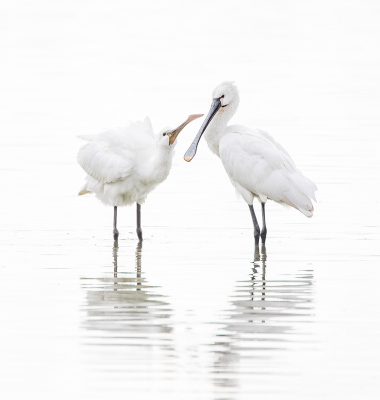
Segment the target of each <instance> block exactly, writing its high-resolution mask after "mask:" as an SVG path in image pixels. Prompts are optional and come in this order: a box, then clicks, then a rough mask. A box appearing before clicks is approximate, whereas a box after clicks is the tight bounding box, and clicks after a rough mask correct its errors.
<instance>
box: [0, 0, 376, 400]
mask: <svg viewBox="0 0 380 400" xmlns="http://www.w3.org/2000/svg"><path fill="white" fill-rule="evenodd" d="M379 18H380V4H379V3H378V2H376V1H369V0H368V1H338V0H335V1H308V2H305V1H300V0H298V1H296V0H295V1H273V0H268V1H258V0H255V1H234V2H230V1H229V2H226V1H192V2H176V1H165V0H164V1H138V2H137V1H136V2H134V1H98V0H95V1H70V0H68V1H58V2H51V1H43V0H40V1H12V2H10V1H9V2H7V1H4V2H3V3H2V5H1V9H0V50H1V59H2V62H1V64H0V109H1V113H0V143H1V149H0V176H1V182H2V191H1V196H0V210H1V211H0V212H1V224H0V240H1V241H0V245H1V249H0V251H1V258H0V273H1V280H0V297H1V302H0V307H1V311H0V312H1V330H0V337H1V340H0V351H1V359H0V374H1V377H2V381H3V383H2V384H1V386H0V393H1V395H2V398H6V399H13V398H14V399H21V398H25V399H30V398H40V399H42V398H49V399H51V398H78V399H79V398H80V399H83V398H104V397H107V398H122V397H123V396H124V397H125V398H127V397H130V396H132V395H133V396H134V398H144V399H145V398H161V397H162V398H165V399H169V398H170V399H171V398H173V399H178V398H181V399H182V398H189V399H195V398H196V399H198V398H199V399H214V398H215V399H243V398H249V399H251V398H253V395H257V397H259V398H275V399H285V398H289V399H295V398H299V399H305V398H321V399H326V398H331V399H339V398H346V399H351V398H352V399H364V398H365V399H372V398H373V399H375V398H378V396H379V390H380V388H379V367H380V365H379V355H380V354H379V353H380V350H379V345H378V337H379V333H380V332H379V331H380V324H379V317H378V304H379V300H380V298H379V297H380V295H379V289H378V287H379V278H380V276H379V268H378V267H379V255H380V251H379V236H380V235H379V222H380V221H379V211H378V206H379V196H378V195H379V190H378V185H379V167H380V165H379V164H380V163H379V159H378V146H379V128H380V116H379V109H380V108H379V106H380V90H379V89H380V79H379V70H380V68H379V67H380V53H379V48H380V46H379V45H380V43H379V42H380V40H379V39H380V27H379ZM223 80H235V82H236V84H237V85H238V87H239V90H240V95H241V105H240V107H239V110H238V112H237V114H236V116H235V117H234V119H233V122H237V123H241V124H246V125H248V126H251V127H254V126H257V127H260V128H264V129H267V130H268V131H269V132H270V133H271V134H272V135H273V136H275V138H276V139H277V140H278V141H279V142H280V143H281V144H282V145H283V146H284V147H285V148H286V149H287V150H288V151H289V152H290V154H291V155H292V157H293V159H294V160H295V162H296V164H297V165H298V167H299V168H300V169H301V170H302V171H303V172H304V173H305V174H306V175H307V176H308V177H309V178H311V179H312V180H313V181H315V182H316V184H317V185H318V187H319V191H318V192H317V199H318V203H317V204H316V205H315V216H314V218H313V219H311V220H310V219H307V218H305V217H304V216H303V215H302V214H301V213H297V212H296V211H294V210H286V209H283V208H282V207H280V206H279V205H277V204H268V207H267V223H268V239H267V249H266V253H267V260H266V262H265V271H264V265H263V264H264V262H263V261H258V262H257V263H256V264H257V268H256V269H255V271H253V276H254V277H256V278H257V279H259V281H260V280H261V283H260V282H259V288H260V296H261V293H262V291H263V287H262V282H263V281H265V282H264V283H265V285H266V288H267V290H268V292H267V293H266V296H267V297H266V300H265V301H280V302H284V305H283V304H282V303H281V304H279V303H265V304H264V305H265V307H261V306H262V305H263V303H260V305H261V306H260V307H259V309H256V310H255V309H254V307H251V306H252V303H249V301H251V300H250V299H251V292H252V285H251V281H252V267H253V264H252V261H253V259H254V246H253V237H252V223H251V220H250V216H249V211H248V208H247V207H246V205H245V203H244V202H242V201H241V200H239V199H236V198H235V195H234V193H233V188H232V187H231V185H230V183H229V180H228V178H227V177H226V176H225V174H224V171H223V168H222V166H221V164H220V161H219V160H218V159H217V158H216V157H215V156H213V155H212V154H211V153H210V151H209V150H208V149H207V146H206V143H205V142H204V141H202V142H201V145H200V146H199V150H198V154H197V157H196V158H195V159H194V160H193V161H192V162H191V163H185V162H184V161H183V159H182V156H183V153H184V152H185V151H186V149H187V147H188V145H189V144H190V142H191V141H192V139H193V137H194V135H195V133H196V132H197V129H198V128H199V126H200V124H201V120H199V121H198V120H197V121H196V122H193V123H192V124H191V125H189V127H188V128H186V129H185V130H184V132H183V133H181V135H180V136H179V144H178V146H177V153H176V156H175V159H174V166H173V169H172V171H171V174H170V176H169V178H168V180H167V181H166V182H165V183H164V184H162V185H161V186H160V187H158V188H157V190H156V191H155V192H154V193H152V194H151V195H150V196H149V197H148V201H147V202H146V204H145V205H144V206H143V209H142V218H143V231H144V237H145V241H144V244H143V249H142V254H141V277H140V276H137V277H136V270H135V268H136V260H135V250H136V245H137V241H136V237H135V233H134V229H135V225H134V224H135V215H134V212H135V210H134V208H126V209H122V210H120V211H119V221H120V225H119V231H120V240H119V249H118V277H117V278H115V276H114V261H115V258H114V250H113V241H112V209H111V208H107V207H104V206H103V205H101V204H100V203H99V202H98V201H97V200H96V199H95V198H93V197H91V196H85V197H80V198H79V197H78V196H77V195H76V194H77V192H78V190H79V187H80V186H81V184H82V181H83V179H84V176H85V174H84V172H83V171H82V170H81V168H80V167H79V166H78V165H77V164H76V153H77V150H78V148H79V146H80V145H82V143H83V142H81V141H80V140H78V139H76V135H78V134H88V133H98V132H101V131H102V130H104V129H106V128H108V127H116V126H123V125H125V124H126V123H127V121H128V120H129V119H130V120H139V119H142V118H144V117H145V116H146V115H148V116H149V117H150V118H151V120H152V122H153V127H154V129H155V130H156V131H159V130H160V129H161V128H163V127H164V126H172V127H175V126H177V125H178V124H179V123H181V122H182V121H183V120H184V119H185V118H186V117H187V116H188V115H189V114H194V113H207V112H208V110H209V107H210V104H211V92H212V89H213V88H214V87H215V86H216V85H217V84H219V83H220V82H221V81H223ZM256 209H257V211H259V209H258V207H257V206H256ZM137 264H138V265H137V267H138V268H137V272H138V271H139V268H140V267H139V263H137ZM264 272H265V274H266V275H265V277H264V276H263V274H264ZM120 277H122V278H123V279H124V277H125V280H120V279H121V278H120ZM141 279H142V280H143V284H144V285H146V286H147V287H146V289H144V290H143V293H141V290H139V289H141V286H139V285H140V284H141ZM299 281H301V282H304V283H305V285H306V289H305V290H304V289H303V287H302V284H301V287H300V286H299V284H298V283H297V282H299ZM115 285H116V286H115ZM118 285H119V286H118ZM242 287H243V289H242ZM289 287H290V288H289ZM115 289H117V290H115ZM237 296H243V300H244V301H248V303H244V304H243V305H242V304H241V303H236V301H239V298H238V297H237ZM268 296H269V297H271V296H272V298H270V299H269V300H268ZM289 296H290V297H289ZM260 298H261V297H260ZM157 301H158V303H157ZM288 302H290V303H291V304H290V305H289V303H288ZM285 303H286V304H285ZM247 304H248V305H247ZM257 304H258V303H257ZM247 307H248V308H247ZM287 307H290V309H291V310H292V312H289V313H286V310H287ZM303 308H305V310H306V311H305V310H304V309H303ZM242 309H243V312H241V310H242ZM260 309H262V310H264V311H263V316H262V318H263V319H262V320H261V316H260V318H258V320H257V321H256V320H255V318H257V315H258V313H260V312H261V311H260ZM118 310H121V311H120V312H121V314H118ZM257 310H259V311H257ZM284 310H285V311H284ZM271 311H273V312H275V313H276V312H278V313H285V315H283V316H282V317H281V315H280V316H277V317H273V316H271V314H270V312H271ZM115 313H116V314H115ZM252 321H253V322H252ZM264 325H265V329H264ZM284 326H285V328H284ZM252 327H254V329H253V328H252ZM256 329H258V330H256Z"/></svg>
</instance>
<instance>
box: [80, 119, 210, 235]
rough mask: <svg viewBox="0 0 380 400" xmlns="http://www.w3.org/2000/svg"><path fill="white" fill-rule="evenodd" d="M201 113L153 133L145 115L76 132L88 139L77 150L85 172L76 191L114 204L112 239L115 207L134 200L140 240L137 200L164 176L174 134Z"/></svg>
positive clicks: (114, 226)
mask: <svg viewBox="0 0 380 400" xmlns="http://www.w3.org/2000/svg"><path fill="white" fill-rule="evenodd" d="M202 115H203V114H197V115H190V116H189V117H188V118H187V120H186V121H185V122H184V123H183V124H181V125H180V126H179V127H178V128H176V129H170V128H166V129H163V130H162V131H161V132H160V133H158V134H157V135H155V134H154V133H153V128H152V124H151V122H150V120H149V118H145V120H144V121H143V122H134V123H131V124H130V125H129V126H128V127H126V128H119V129H115V130H110V131H107V132H104V133H100V134H97V135H84V136H79V138H81V139H84V140H87V141H88V143H86V144H85V145H84V146H82V147H81V148H80V149H79V152H78V163H79V165H80V166H81V167H82V168H83V169H84V170H85V172H86V173H87V177H86V182H85V184H84V185H83V187H82V188H81V190H80V192H79V193H78V194H79V196H82V195H84V194H87V193H95V195H96V197H97V198H98V199H99V200H100V201H101V202H102V203H104V204H107V205H111V206H113V207H114V221H113V236H114V239H115V240H117V239H118V236H119V231H118V230H117V227H116V224H117V207H120V206H128V205H131V204H133V203H136V206H137V210H136V211H137V229H136V232H137V236H138V238H139V240H140V241H142V230H141V204H143V203H144V201H145V199H146V197H147V195H148V194H149V193H150V192H151V191H152V190H153V189H154V188H155V187H156V186H157V185H158V184H160V183H161V182H163V181H164V180H165V179H166V178H167V177H168V175H169V172H170V169H171V166H172V159H173V156H174V151H173V150H174V147H175V145H176V138H177V136H178V134H179V133H180V132H181V131H182V129H183V128H184V127H185V126H186V125H187V124H188V123H190V122H191V121H193V120H195V119H197V118H200V117H202Z"/></svg>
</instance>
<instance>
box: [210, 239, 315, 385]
mask: <svg viewBox="0 0 380 400" xmlns="http://www.w3.org/2000/svg"><path fill="white" fill-rule="evenodd" d="M267 259H268V255H267V250H266V247H265V245H262V246H261V248H259V246H256V247H255V252H254V257H253V266H252V272H251V274H250V275H249V277H247V279H245V280H244V281H240V282H237V286H236V288H235V292H234V295H233V298H232V301H231V302H230V304H231V306H232V308H231V309H230V310H228V311H227V312H226V314H227V318H226V323H225V325H224V327H223V328H222V330H221V331H220V332H219V333H218V335H217V340H216V342H215V344H214V346H215V349H214V352H215V362H214V371H215V372H217V373H218V374H217V375H215V378H216V379H215V382H216V385H218V386H230V387H234V386H239V385H238V382H237V381H236V380H233V379H230V378H231V376H237V375H236V374H234V370H235V368H236V367H237V365H239V371H241V368H242V366H243V367H244V369H246V372H247V373H248V372H249V373H253V374H254V372H255V371H254V370H255V368H257V365H258V364H257V363H256V362H255V361H254V360H260V361H262V360H263V359H268V360H270V359H271V358H274V354H275V353H276V352H278V351H283V350H287V349H288V348H289V343H290V342H291V341H292V340H294V339H295V337H297V340H298V341H302V340H307V334H306V333H305V331H306V330H307V329H305V327H306V326H307V325H306V324H305V322H310V320H311V313H312V309H313V304H312V303H313V298H312V296H313V291H312V285H313V271H312V270H298V271H296V272H295V273H293V274H292V273H289V272H288V271H283V270H282V269H281V270H280V273H277V274H276V273H275V272H272V273H270V272H268V266H267ZM302 334H305V335H304V336H302ZM296 335H297V336H296ZM251 360H252V361H253V362H252V361H251ZM274 362H275V361H274ZM256 372H257V371H256ZM220 373H222V375H220ZM219 376H223V377H220V378H219ZM227 376H228V377H229V379H226V377H227Z"/></svg>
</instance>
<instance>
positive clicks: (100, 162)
mask: <svg viewBox="0 0 380 400" xmlns="http://www.w3.org/2000/svg"><path fill="white" fill-rule="evenodd" d="M146 121H147V119H145V121H144V122H134V123H131V124H130V125H129V126H128V127H126V128H118V129H114V130H110V131H107V132H103V133H100V134H98V135H96V137H95V138H94V139H93V140H91V141H90V142H89V143H87V144H85V145H84V146H82V147H81V148H80V149H79V152H78V157H77V159H78V163H79V165H80V166H81V167H82V168H83V169H84V170H85V171H86V172H87V174H88V175H90V176H92V177H93V178H95V179H96V180H98V181H99V182H101V183H110V182H115V181H117V180H119V179H126V178H127V177H128V176H129V175H131V174H132V172H133V169H134V168H135V167H136V165H137V164H138V162H141V161H142V160H145V159H146V158H150V157H151V156H152V154H153V152H154V134H153V131H152V126H151V124H150V121H149V120H148V122H149V123H148V122H146ZM152 135H153V136H152Z"/></svg>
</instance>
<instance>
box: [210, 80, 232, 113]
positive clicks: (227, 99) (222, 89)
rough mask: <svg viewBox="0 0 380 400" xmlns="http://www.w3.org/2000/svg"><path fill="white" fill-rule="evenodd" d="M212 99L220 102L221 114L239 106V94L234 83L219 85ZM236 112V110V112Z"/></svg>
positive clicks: (226, 82) (227, 82)
mask: <svg viewBox="0 0 380 400" xmlns="http://www.w3.org/2000/svg"><path fill="white" fill-rule="evenodd" d="M212 98H213V101H214V100H219V101H220V108H219V109H218V111H219V112H224V111H229V108H231V106H235V105H236V106H237V105H238V104H239V92H238V89H237V87H236V85H234V82H230V81H225V82H222V83H221V84H220V85H218V86H217V87H216V88H215V89H214V90H213V92H212ZM234 111H235V110H234Z"/></svg>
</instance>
